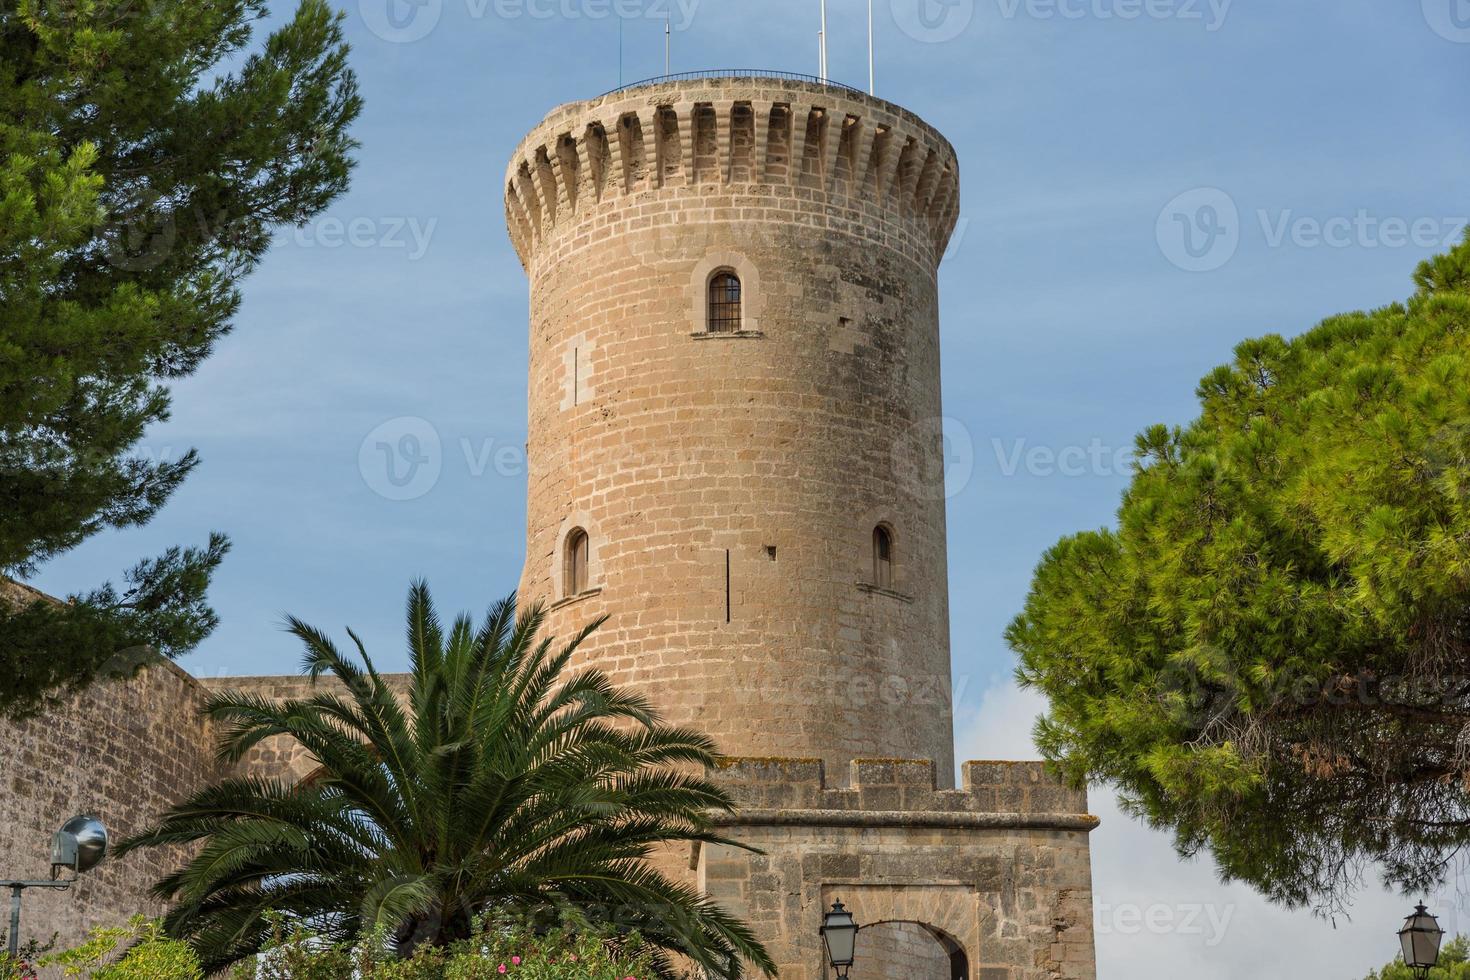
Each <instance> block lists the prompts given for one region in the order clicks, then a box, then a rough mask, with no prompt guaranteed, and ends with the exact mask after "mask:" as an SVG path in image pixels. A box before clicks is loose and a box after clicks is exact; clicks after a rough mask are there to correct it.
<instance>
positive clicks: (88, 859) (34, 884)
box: [0, 816, 107, 960]
mask: <svg viewBox="0 0 1470 980" xmlns="http://www.w3.org/2000/svg"><path fill="white" fill-rule="evenodd" d="M106 856H107V828H106V827H104V826H102V821H100V820H98V819H97V818H96V817H92V816H80V817H72V818H71V819H70V820H68V821H67V822H66V823H64V824H62V825H61V829H60V830H58V831H57V832H56V833H55V834H53V835H51V880H49V881H0V888H9V889H10V958H11V959H12V960H16V959H19V958H20V897H21V894H22V893H23V892H24V891H25V890H26V889H27V888H55V889H58V890H60V891H65V890H66V889H68V888H70V887H71V886H72V885H74V884H76V881H77V876H78V875H80V874H81V873H82V872H84V871H91V870H92V869H93V868H95V867H97V865H98V864H99V863H101V861H102V859H103V858H104V857H106ZM63 871H70V872H71V875H72V876H71V877H70V878H66V879H62V878H61V873H62V872H63ZM58 879H60V880H58Z"/></svg>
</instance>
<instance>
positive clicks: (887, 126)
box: [505, 76, 960, 275]
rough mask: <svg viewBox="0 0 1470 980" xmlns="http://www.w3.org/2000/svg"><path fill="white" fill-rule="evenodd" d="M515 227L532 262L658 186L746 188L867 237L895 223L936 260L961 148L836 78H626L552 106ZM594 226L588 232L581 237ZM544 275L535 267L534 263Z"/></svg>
mask: <svg viewBox="0 0 1470 980" xmlns="http://www.w3.org/2000/svg"><path fill="white" fill-rule="evenodd" d="M505 188H506V191H505V205H506V224H507V227H508V228H509V229H510V235H511V240H512V241H513V242H514V244H515V247H516V252H517V253H518V254H519V255H520V257H521V262H522V263H523V264H524V265H525V266H526V268H527V270H528V271H533V266H534V265H535V264H536V262H537V260H538V259H540V260H542V261H545V260H546V256H547V254H548V246H549V245H550V244H551V243H560V244H562V246H563V247H553V248H551V249H550V252H549V254H550V255H552V256H554V257H555V258H556V259H558V260H559V259H563V258H565V257H566V254H567V250H566V248H565V247H564V246H565V244H566V243H571V244H573V245H574V246H575V245H577V244H578V241H579V239H580V240H581V244H582V245H587V244H591V243H592V242H594V241H596V240H599V239H602V238H605V237H608V236H609V235H612V234H616V229H617V227H618V226H619V224H620V223H622V222H627V221H631V222H635V223H636V222H637V220H638V218H639V213H638V212H637V211H636V210H635V211H633V212H631V213H624V210H623V209H624V207H625V205H626V204H627V203H628V199H629V198H633V199H636V198H638V197H639V196H640V195H642V194H644V193H646V192H648V191H666V192H667V191H679V192H681V196H692V195H722V194H724V193H726V192H727V191H733V192H737V193H739V194H741V195H744V196H745V199H744V200H743V201H741V200H737V199H731V202H730V203H731V206H732V207H741V206H745V205H750V206H756V207H759V206H767V207H769V206H779V207H782V208H790V207H792V206H793V204H794V203H795V204H796V205H797V206H798V207H799V210H801V211H803V212H806V213H810V214H812V215H813V216H817V217H820V218H821V219H822V224H824V225H829V226H830V227H833V228H841V229H844V230H854V231H856V232H858V233H859V234H862V235H865V236H866V235H868V234H871V233H872V232H874V231H875V230H876V229H879V228H881V229H883V231H884V232H886V233H887V234H886V235H880V236H879V238H880V240H882V243H883V244H885V245H887V246H890V247H891V245H892V241H891V240H890V239H888V237H887V236H892V235H895V234H897V235H898V236H900V237H903V238H905V239H907V240H906V241H905V242H904V246H905V247H908V248H917V249H922V250H926V251H927V252H928V253H929V257H930V259H931V261H934V262H937V260H938V258H939V256H940V255H942V254H943V252H944V248H945V246H946V244H947V243H948V240H949V235H950V232H951V231H952V230H953V228H954V224H955V221H956V219H957V217H958V214H959V206H960V196H959V168H958V164H957V162H956V159H955V153H954V149H953V147H951V146H950V144H949V142H948V141H947V140H946V139H944V137H943V136H941V135H939V133H938V132H936V131H935V130H934V129H933V128H932V127H930V126H929V125H927V124H926V123H924V122H923V121H922V120H921V119H919V118H918V117H917V116H915V115H913V114H912V113H910V112H908V111H907V110H905V109H903V108H901V107H899V106H896V105H894V104H892V103H890V102H886V101H883V100H881V99H876V98H873V97H870V96H867V95H863V94H862V93H859V92H856V91H853V90H850V89H842V88H838V87H834V86H828V85H818V84H813V83H808V82H798V81H785V80H778V79H773V78H764V77H758V76H753V77H750V78H736V79H730V78H718V79H696V80H687V81H676V82H668V83H663V84H655V85H648V86H640V87H638V88H633V89H627V90H624V91H621V92H616V93H613V94H610V95H606V96H603V97H602V98H599V99H593V100H589V101H586V102H576V103H571V104H569V105H565V106H562V107H560V108H558V109H556V110H553V111H552V112H551V114H550V115H548V116H547V118H546V120H545V121H544V122H543V123H542V124H541V125H540V126H538V127H537V128H536V129H535V130H533V131H532V132H531V134H530V135H529V136H527V137H526V139H525V140H524V141H523V142H522V143H521V146H520V147H519V148H518V149H517V150H516V152H515V154H514V155H513V157H512V160H511V163H510V166H509V168H508V170H507V173H506V181H505ZM584 235H585V236H586V237H585V239H582V236H584ZM533 275H534V272H533Z"/></svg>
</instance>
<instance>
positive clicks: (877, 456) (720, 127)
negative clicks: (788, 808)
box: [505, 79, 958, 797]
mask: <svg viewBox="0 0 1470 980" xmlns="http://www.w3.org/2000/svg"><path fill="white" fill-rule="evenodd" d="M736 109H739V110H740V111H739V112H738V113H737V112H736ZM761 133H764V136H761V135H759V134H761ZM691 137H692V142H691ZM568 146H572V147H575V148H577V152H575V153H573V152H570V151H568V152H565V153H560V155H559V148H564V147H568ZM690 146H693V147H695V150H694V152H693V154H692V159H691V155H690V153H689V149H688V148H689V147H690ZM747 146H749V147H750V151H749V152H747V150H746V147H747ZM701 147H703V148H704V149H703V150H701V149H699V148H701ZM721 147H723V150H720V148H721ZM584 157H585V158H586V159H587V160H588V161H589V162H588V164H587V166H586V167H581V166H580V161H581V160H582V159H583V158H584ZM557 159H562V160H564V161H567V162H566V163H565V164H564V165H563V166H561V167H557V166H554V165H551V163H552V161H555V160H557ZM573 161H575V162H576V165H575V166H574V165H573ZM594 161H605V163H595V162H594ZM505 189H506V212H507V221H508V224H509V227H510V230H511V236H512V238H513V239H514V241H515V244H516V248H517V250H518V252H519V254H520V256H521V259H522V261H523V262H524V263H525V265H526V269H527V272H528V274H529V276H530V280H531V333H530V343H531V362H530V374H531V377H530V413H529V417H530V432H529V440H528V447H529V455H530V485H529V488H528V533H527V547H526V565H525V571H524V573H523V575H522V579H521V588H520V595H521V596H522V597H523V598H524V599H526V600H541V601H544V602H547V603H549V604H551V606H552V611H551V615H550V625H551V627H552V629H553V630H554V631H555V632H556V633H557V634H559V635H567V634H570V633H572V632H573V631H575V630H576V629H577V628H579V627H580V626H581V625H582V624H584V623H586V622H587V621H588V620H590V619H592V618H593V617H596V616H603V615H606V616H607V617H608V621H607V623H606V625H605V626H603V627H602V629H601V630H599V631H598V633H597V634H595V635H594V636H593V637H592V638H591V640H590V641H589V642H588V643H587V644H586V645H585V646H584V648H583V650H584V652H583V656H582V659H581V661H580V662H581V663H583V664H588V665H595V666H597V667H599V668H602V669H603V670H605V671H607V672H608V673H609V674H611V676H612V677H613V679H614V680H615V681H616V682H617V683H618V684H620V685H623V686H626V687H630V688H632V689H635V690H639V691H642V692H644V693H646V694H647V695H648V696H650V697H651V698H652V699H653V700H654V701H655V702H656V703H657V704H659V705H660V706H661V707H662V708H663V709H664V711H665V712H666V714H667V715H668V716H669V718H670V720H672V721H675V722H679V723H684V724H691V725H695V726H697V727H699V728H702V729H704V730H706V731H708V732H710V733H711V734H713V735H714V736H715V737H716V738H717V739H718V740H719V742H720V745H721V747H722V748H723V749H725V750H726V751H728V752H731V753H735V754H739V755H775V756H805V755H811V756H817V757H820V758H821V759H823V760H825V761H826V762H828V763H829V764H831V765H833V766H834V767H835V768H834V770H833V771H836V772H843V773H845V772H846V769H845V764H846V763H847V761H848V760H850V759H852V758H855V757H866V758H876V757H890V756H898V757H903V758H928V759H934V760H936V761H937V762H938V768H937V772H938V774H939V778H940V780H941V781H942V782H943V783H945V784H946V785H947V784H950V782H951V780H952V776H951V773H952V771H953V767H952V764H951V763H950V760H951V759H952V757H953V756H952V753H953V747H952V739H953V736H952V731H951V728H952V719H951V707H950V700H951V695H950V675H949V635H948V621H949V614H948V593H947V580H946V568H945V562H946V557H945V534H944V490H943V472H944V460H943V456H942V442H941V438H940V436H941V433H940V418H941V416H942V410H941V406H940V397H939V321H938V295H937V288H936V278H935V277H936V267H937V264H938V259H939V257H940V255H941V254H942V252H943V249H944V247H945V244H946V242H947V241H948V237H949V233H950V229H951V228H952V227H953V225H954V221H955V215H956V213H957V208H958V165H957V162H956V160H955V155H954V151H953V149H952V148H951V147H950V145H949V143H948V142H947V141H946V140H945V139H944V138H943V137H942V136H940V135H939V134H938V133H937V132H935V131H934V130H933V129H932V128H930V127H929V126H927V125H926V124H924V123H923V122H922V121H920V120H919V119H918V118H917V117H915V116H913V115H912V114H911V113H908V112H906V111H905V110H903V109H900V108H899V107H897V106H894V105H892V104H891V103H887V102H884V101H881V100H878V99H871V98H868V97H866V96H863V95H861V94H859V93H856V92H851V91H847V90H841V89H837V88H833V87H828V86H822V85H815V84H805V83H799V82H783V81H778V80H774V79H734V80H731V79H721V80H695V81H689V82H683V81H681V82H675V83H669V84H657V85H651V86H644V87H639V88H636V89H632V90H629V91H625V92H621V93H617V94H615V95H611V96H607V97H604V98H601V99H595V100H592V101H589V102H579V103H573V104H570V105H566V106H563V107H561V108H559V109H556V110H554V111H553V112H552V113H551V114H550V115H549V116H548V117H547V119H546V121H545V122H544V123H543V124H542V125H541V126H539V127H538V128H537V129H535V130H534V131H533V132H532V133H531V135H530V136H528V137H527V138H526V140H525V141H524V142H523V143H522V145H521V147H520V148H519V149H518V150H517V151H516V153H515V155H514V157H513V159H512V162H511V164H510V167H509V169H508V171H507V177H506V183H505ZM721 270H730V271H733V272H735V273H736V274H738V275H739V277H740V279H741V282H742V287H743V296H742V304H743V322H742V324H741V327H742V329H740V330H738V331H728V332H710V331H708V330H707V329H706V325H707V324H706V300H707V286H708V283H709V281H710V279H711V277H712V276H713V275H714V274H715V273H717V272H719V271H721ZM880 524H882V525H884V526H885V527H887V528H889V529H890V530H891V532H892V535H893V541H894V551H895V563H894V569H893V578H892V582H891V584H890V585H889V586H888V587H884V588H879V587H877V585H876V584H875V582H874V581H873V579H874V566H873V550H872V549H873V544H872V540H873V532H874V528H875V527H876V526H878V525H880ZM577 529H581V530H584V531H586V532H587V534H588V535H589V537H590V540H591V546H592V547H591V554H590V558H589V562H588V564H589V581H590V584H591V586H593V587H596V588H597V589H600V591H596V592H590V593H589V594H587V595H585V596H571V595H567V594H566V583H565V578H566V576H565V574H564V567H565V562H566V555H565V550H566V542H567V540H568V537H569V535H571V534H572V532H574V531H575V530H577ZM879 795H880V796H889V797H891V796H894V795H895V794H894V793H892V792H887V791H884V792H881V793H879Z"/></svg>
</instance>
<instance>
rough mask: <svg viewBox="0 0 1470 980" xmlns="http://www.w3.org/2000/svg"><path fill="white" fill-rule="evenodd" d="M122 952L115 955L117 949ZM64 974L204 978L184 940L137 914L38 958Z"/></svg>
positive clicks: (129, 979) (108, 978) (105, 978)
mask: <svg viewBox="0 0 1470 980" xmlns="http://www.w3.org/2000/svg"><path fill="white" fill-rule="evenodd" d="M119 947H122V948H124V949H125V952H124V953H123V954H122V955H121V956H117V951H118V948H119ZM39 963H40V965H41V966H59V967H61V972H62V975H63V976H66V977H68V978H72V977H76V978H85V980H204V970H203V969H202V968H201V967H200V965H199V957H197V956H195V955H194V951H193V950H191V949H190V948H189V946H188V944H186V943H182V942H179V941H178V940H175V939H169V938H168V937H167V936H165V935H164V934H163V930H162V927H161V926H160V925H159V924H158V923H157V922H156V921H150V920H148V919H145V918H143V917H142V916H137V917H136V918H134V919H133V920H132V921H131V922H129V923H128V924H127V926H125V927H123V928H117V929H93V930H92V931H91V933H89V934H88V939H87V941H86V942H84V943H82V944H81V945H80V946H77V947H76V948H75V949H68V950H66V951H64V952H61V953H52V954H49V955H47V956H43V957H41V958H40V960H39Z"/></svg>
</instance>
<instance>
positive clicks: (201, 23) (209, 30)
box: [0, 0, 360, 714]
mask: <svg viewBox="0 0 1470 980" xmlns="http://www.w3.org/2000/svg"><path fill="white" fill-rule="evenodd" d="M265 13H266V4H265V2H264V0H168V2H167V3H157V2H149V0H0V585H3V584H4V581H5V579H6V578H19V577H23V576H26V575H28V574H31V573H33V572H34V571H35V569H36V568H37V567H38V566H39V565H40V564H41V563H43V562H45V561H46V560H47V559H49V558H52V557H54V556H56V555H58V554H61V553H63V552H65V551H67V550H69V549H71V548H74V547H76V546H77V545H78V544H79V543H80V542H82V541H83V540H85V539H86V538H88V537H89V536H90V535H93V534H95V533H97V532H98V531H100V530H103V529H105V528H119V527H127V526H130V525H138V524H142V523H144V522H146V521H147V520H148V519H149V518H151V517H152V516H153V515H154V514H155V513H156V512H157V511H158V509H159V508H160V507H161V506H162V505H163V504H164V502H165V501H166V500H167V499H168V497H169V495H170V494H171V493H172V492H173V491H174V490H175V489H176V488H177V487H178V486H179V484H180V482H181V481H182V480H183V479H184V478H185V477H186V476H187V475H188V474H189V472H190V471H191V470H192V469H193V468H194V467H195V466H196V465H197V463H198V457H197V455H196V454H195V453H194V452H192V451H191V452H189V453H186V454H184V455H183V456H181V457H180V458H178V459H172V460H167V459H165V460H150V459H147V458H143V457H141V456H140V455H139V454H138V453H137V452H136V447H137V444H138V441H139V439H140V438H141V437H142V435H143V432H144V430H145V428H146V427H147V426H148V425H150V424H152V423H155V422H158V421H161V420H163V419H166V418H167V417H168V413H169V397H168V392H167V389H166V385H167V383H168V382H169V381H171V380H173V379H176V378H181V377H184V376H186V375H188V374H190V373H191V372H193V371H194V370H195V369H196V368H197V367H198V365H199V364H200V362H201V361H203V360H204V359H205V358H206V357H207V356H208V355H209V353H210V351H211V349H212V348H213V346H214V344H215V342H216V341H217V340H218V339H219V338H220V337H221V336H222V335H223V334H224V333H225V332H226V331H227V330H228V329H229V327H230V321H231V318H232V316H233V315H234V313H235V311H236V309H237V307H238V306H239V301H240V297H239V292H238V284H239V282H240V280H241V278H242V277H243V276H245V275H246V274H248V273H249V272H250V270H251V269H252V268H253V267H254V266H255V264H256V262H257V261H259V260H260V258H261V256H262V255H263V254H264V252H265V251H266V248H267V246H268V244H269V241H270V237H271V234H272V233H273V230H274V229H276V228H278V227H280V226H282V225H284V224H288V223H300V222H304V221H306V220H307V219H309V218H311V217H312V216H313V215H315V214H317V213H318V212H320V211H321V210H322V209H323V208H324V207H325V206H326V205H327V204H328V202H330V201H331V200H332V199H333V198H335V197H336V196H337V195H338V194H340V193H341V192H342V191H343V190H344V189H345V188H346V186H347V178H348V171H349V169H350V167H351V160H350V154H351V151H352V149H353V148H354V145H355V144H354V143H353V142H352V140H351V139H350V138H349V136H348V135H347V127H348V125H349V124H350V123H351V121H352V120H353V119H354V118H355V117H356V115H357V113H358V111H359V109H360V100H359V98H358V96H357V91H356V82H355V79H354V77H353V74H352V72H351V70H350V69H349V68H348V67H347V61H346V58H347V48H346V45H345V44H344V43H343V40H342V32H341V25H340V16H339V15H335V14H333V13H332V12H331V10H330V9H329V7H328V6H327V4H326V2H325V0H302V3H301V6H300V8H299V9H298V10H297V11H296V14H295V16H294V18H293V19H291V20H290V21H289V22H287V23H286V24H284V25H283V26H281V27H280V28H279V29H277V30H275V31H274V32H273V33H271V34H270V35H269V36H268V37H266V38H265V39H264V43H263V45H262V46H261V47H260V48H259V50H255V51H253V53H248V56H247V52H250V51H251V48H252V40H253V36H254V30H253V27H252V22H254V21H256V20H258V19H260V18H261V17H263V16H265ZM223 63H231V64H234V63H238V67H237V68H236V69H235V70H233V71H230V72H224V73H219V74H215V72H216V71H217V70H218V66H220V65H221V64H223ZM226 549H227V542H226V541H225V539H224V538H223V537H221V536H219V535H215V536H213V537H212V538H211V539H210V541H209V543H208V544H207V545H206V546H204V547H200V548H187V549H186V548H177V549H172V550H169V551H168V552H166V553H165V554H163V555H161V556H159V557H157V558H152V559H148V560H146V561H142V562H140V563H139V564H138V565H137V566H136V567H134V568H133V569H131V570H130V571H128V572H127V573H126V575H125V582H126V584H125V585H124V586H122V587H121V588H115V587H113V586H112V585H110V584H109V585H102V586H100V587H97V588H95V589H93V590H92V591H91V592H89V593H87V594H85V595H78V596H74V597H72V599H71V600H70V601H68V602H65V603H56V602H48V601H45V600H43V599H40V598H37V597H33V596H31V595H29V594H27V593H26V592H25V591H24V590H21V589H18V588H14V587H13V586H12V587H9V588H6V589H4V590H0V591H3V593H7V594H0V714H15V713H21V712H25V711H27V710H30V709H33V708H34V707H36V706H37V704H38V703H40V702H41V700H42V699H43V697H44V696H45V695H46V693H47V692H50V691H55V690H57V689H66V688H68V687H70V686H73V685H77V684H81V683H84V682H85V681H87V680H88V679H90V678H91V677H93V676H94V675H95V674H96V673H97V672H98V671H100V670H103V669H104V668H117V669H123V670H126V669H128V668H130V667H131V666H133V665H134V664H136V663H137V662H139V661H140V659H146V658H147V657H149V656H156V655H158V654H164V655H177V654H179V653H181V652H183V651H186V650H188V649H189V648H191V647H192V646H194V645H195V644H197V643H198V642H199V641H200V640H201V639H202V638H203V637H204V636H205V635H207V634H208V633H209V631H210V630H211V629H212V628H213V627H214V625H215V616H214V613H213V612H212V611H211V610H210V608H209V607H208V605H207V603H206V601H205V590H206V587H207V585H208V581H209V577H210V574H211V572H212V571H213V570H214V568H215V567H216V566H217V565H218V563H219V561H220V560H221V558H222V557H223V555H224V553H225V551H226Z"/></svg>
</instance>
